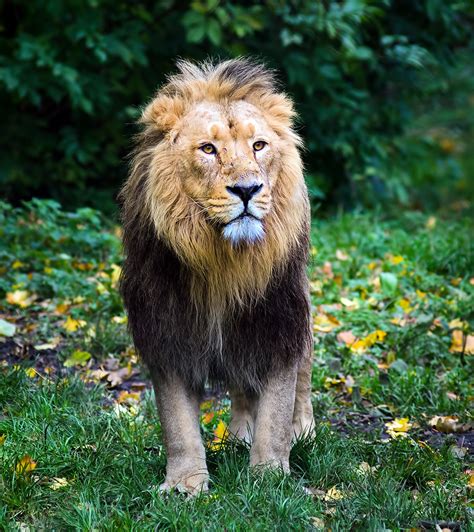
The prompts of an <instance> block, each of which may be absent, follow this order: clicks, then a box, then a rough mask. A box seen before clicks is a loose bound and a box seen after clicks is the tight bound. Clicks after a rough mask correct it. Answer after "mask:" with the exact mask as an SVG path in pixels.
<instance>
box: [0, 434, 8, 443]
mask: <svg viewBox="0 0 474 532" xmlns="http://www.w3.org/2000/svg"><path fill="white" fill-rule="evenodd" d="M6 439H7V435H6V434H0V445H3V444H4V443H5V440H6Z"/></svg>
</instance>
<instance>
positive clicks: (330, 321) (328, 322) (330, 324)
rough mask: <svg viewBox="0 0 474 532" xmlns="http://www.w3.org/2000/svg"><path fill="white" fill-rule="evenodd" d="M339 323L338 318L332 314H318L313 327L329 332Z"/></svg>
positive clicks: (319, 330)
mask: <svg viewBox="0 0 474 532" xmlns="http://www.w3.org/2000/svg"><path fill="white" fill-rule="evenodd" d="M339 325H341V324H340V322H339V321H338V319H337V318H335V317H334V316H331V315H330V314H318V315H316V316H315V317H314V319H313V328H314V330H315V331H318V332H323V333H328V332H331V331H332V330H333V329H335V328H336V327H339Z"/></svg>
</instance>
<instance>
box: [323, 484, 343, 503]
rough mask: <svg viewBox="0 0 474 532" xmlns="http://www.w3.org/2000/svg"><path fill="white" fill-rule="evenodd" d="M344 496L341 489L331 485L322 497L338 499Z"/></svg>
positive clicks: (331, 499) (329, 499)
mask: <svg viewBox="0 0 474 532" xmlns="http://www.w3.org/2000/svg"><path fill="white" fill-rule="evenodd" d="M343 498H344V494H343V493H342V491H340V490H338V489H337V488H336V486H333V487H332V488H330V489H329V490H328V491H327V493H326V495H325V497H324V500H326V501H339V500H341V499H343Z"/></svg>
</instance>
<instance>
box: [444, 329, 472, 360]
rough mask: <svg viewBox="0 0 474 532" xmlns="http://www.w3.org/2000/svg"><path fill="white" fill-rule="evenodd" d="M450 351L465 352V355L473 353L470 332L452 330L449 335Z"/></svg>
mask: <svg viewBox="0 0 474 532" xmlns="http://www.w3.org/2000/svg"><path fill="white" fill-rule="evenodd" d="M449 350H450V351H451V353H465V354H466V355H474V336H473V335H472V334H467V335H466V334H464V333H463V332H462V331H460V330H459V329H456V330H454V331H453V333H452V336H451V347H450V348H449Z"/></svg>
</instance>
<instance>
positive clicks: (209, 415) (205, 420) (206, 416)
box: [201, 412, 214, 425]
mask: <svg viewBox="0 0 474 532" xmlns="http://www.w3.org/2000/svg"><path fill="white" fill-rule="evenodd" d="M213 419H214V412H206V413H205V414H203V416H202V417H201V421H202V422H203V423H204V425H207V424H208V423H210V422H211V421H212V420H213Z"/></svg>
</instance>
